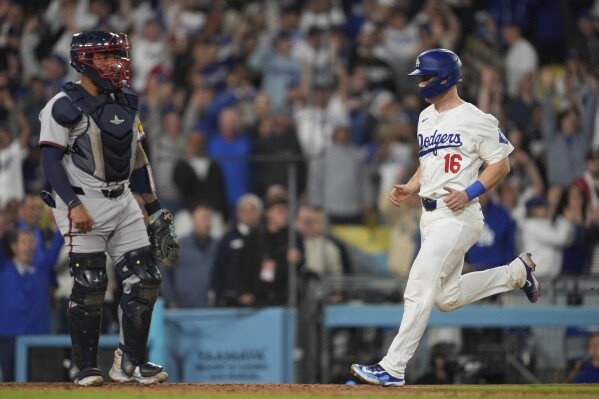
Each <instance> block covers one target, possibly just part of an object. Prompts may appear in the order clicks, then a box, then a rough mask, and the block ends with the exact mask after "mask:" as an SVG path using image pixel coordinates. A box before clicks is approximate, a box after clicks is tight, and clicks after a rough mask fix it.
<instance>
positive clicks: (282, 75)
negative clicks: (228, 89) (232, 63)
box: [248, 31, 302, 109]
mask: <svg viewBox="0 0 599 399" xmlns="http://www.w3.org/2000/svg"><path fill="white" fill-rule="evenodd" d="M248 62H249V66H250V67H251V68H252V69H253V70H255V71H259V72H261V74H262V90H264V91H265V92H266V93H267V94H268V97H269V99H270V102H271V104H270V105H271V107H272V108H271V109H280V108H284V107H286V106H287V105H288V104H287V98H286V94H287V91H286V89H287V86H288V85H289V82H291V81H294V80H299V79H301V75H302V66H300V65H299V64H298V63H297V60H295V59H293V58H292V57H291V36H290V34H289V33H288V32H283V31H281V32H279V33H278V35H277V36H276V38H275V39H274V45H273V47H272V48H271V47H270V46H263V47H258V48H257V49H256V51H255V52H254V53H253V54H252V55H251V57H250V58H249V60H248Z"/></svg>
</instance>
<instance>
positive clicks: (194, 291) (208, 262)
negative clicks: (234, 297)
mask: <svg viewBox="0 0 599 399" xmlns="http://www.w3.org/2000/svg"><path fill="white" fill-rule="evenodd" d="M192 217H193V233H192V234H189V235H187V236H185V237H182V238H181V239H180V240H179V245H180V248H181V249H180V251H181V256H180V257H179V261H178V262H177V266H176V267H161V270H162V276H163V282H162V287H161V293H162V296H163V297H164V300H165V302H166V306H167V307H169V308H171V309H175V308H203V307H207V306H210V305H212V304H211V303H210V300H209V291H210V286H211V279H212V270H213V267H214V260H215V258H216V248H217V245H218V242H217V241H216V240H214V239H212V238H211V237H210V223H211V221H212V209H210V208H208V207H206V206H203V205H199V206H197V207H196V208H195V209H194V211H193V216H192Z"/></svg>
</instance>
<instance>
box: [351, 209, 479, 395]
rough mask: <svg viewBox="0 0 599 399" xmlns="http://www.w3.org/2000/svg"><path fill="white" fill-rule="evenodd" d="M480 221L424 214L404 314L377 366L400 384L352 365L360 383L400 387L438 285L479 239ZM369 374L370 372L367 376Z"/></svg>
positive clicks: (406, 292) (427, 317)
mask: <svg viewBox="0 0 599 399" xmlns="http://www.w3.org/2000/svg"><path fill="white" fill-rule="evenodd" d="M481 231H482V221H480V223H479V221H478V220H477V219H475V220H472V219H471V218H469V217H467V216H466V215H461V216H448V215H447V214H446V213H443V211H441V212H438V213H437V214H433V213H431V214H424V215H423V217H422V221H421V232H422V237H423V240H422V245H421V248H420V251H419V253H418V256H417V257H416V259H415V260H414V264H413V265H412V269H411V270H410V275H409V278H408V283H407V285H406V290H405V293H404V300H405V304H404V314H403V318H402V320H401V324H400V327H399V331H398V333H397V335H396V337H395V339H394V340H393V342H392V343H391V346H390V347H389V350H388V352H387V355H386V356H385V357H384V358H383V360H381V362H380V363H379V365H380V366H382V368H383V371H384V372H386V373H387V374H388V375H389V377H390V378H395V379H400V380H401V381H402V382H401V383H399V382H397V383H395V384H383V383H381V381H380V378H379V376H380V375H383V377H384V378H387V376H385V375H384V373H381V372H380V370H379V371H377V370H370V369H368V367H375V368H376V367H377V365H373V366H366V367H365V366H360V365H354V366H352V371H353V372H354V374H356V375H357V376H358V377H359V378H361V379H362V380H364V381H366V382H369V383H373V384H376V383H377V382H376V381H378V383H379V384H381V385H402V384H403V377H404V371H405V368H406V364H407V362H408V361H409V360H410V359H411V358H412V356H413V354H414V352H415V350H416V348H417V346H418V343H419V342H420V339H421V337H422V334H423V333H424V330H425V329H426V326H427V324H428V320H429V317H430V313H431V310H432V308H433V306H434V301H435V298H436V295H437V292H438V290H439V289H440V287H441V282H442V281H443V280H444V279H446V278H447V276H448V275H449V274H450V273H451V272H452V271H453V269H454V268H455V267H456V266H459V265H460V264H461V263H460V262H461V261H462V258H463V255H464V253H465V252H466V250H467V249H468V248H470V246H472V244H474V242H476V240H477V239H478V237H479V236H480V233H481ZM370 371H374V372H373V373H371V372H370Z"/></svg>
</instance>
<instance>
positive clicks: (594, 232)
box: [587, 206, 599, 276]
mask: <svg viewBox="0 0 599 399" xmlns="http://www.w3.org/2000/svg"><path fill="white" fill-rule="evenodd" d="M590 237H592V240H591V243H590V246H591V248H592V252H591V259H590V264H589V265H588V267H587V270H588V271H589V274H591V275H593V276H599V206H595V207H593V209H592V210H591V225H590Z"/></svg>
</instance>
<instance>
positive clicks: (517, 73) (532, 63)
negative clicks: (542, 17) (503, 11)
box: [501, 22, 539, 98]
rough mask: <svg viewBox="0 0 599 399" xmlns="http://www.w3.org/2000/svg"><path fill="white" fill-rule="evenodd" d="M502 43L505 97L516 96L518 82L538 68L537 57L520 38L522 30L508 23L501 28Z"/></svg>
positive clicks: (530, 46) (528, 43) (535, 52)
mask: <svg viewBox="0 0 599 399" xmlns="http://www.w3.org/2000/svg"><path fill="white" fill-rule="evenodd" d="M501 35H502V37H503V42H504V43H505V45H506V46H507V51H506V54H505V63H504V66H503V67H504V72H505V75H504V76H505V79H506V83H507V95H508V97H510V98H516V97H517V96H518V90H519V87H520V81H521V80H522V78H523V77H524V76H525V75H526V74H527V73H530V72H536V70H537V69H538V67H539V56H538V54H537V51H536V50H535V48H534V47H533V46H532V44H530V42H529V41H528V40H527V39H526V38H524V37H523V36H522V28H521V27H520V26H518V25H515V24H514V23H512V22H510V23H507V24H505V25H504V26H503V27H502V28H501Z"/></svg>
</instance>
